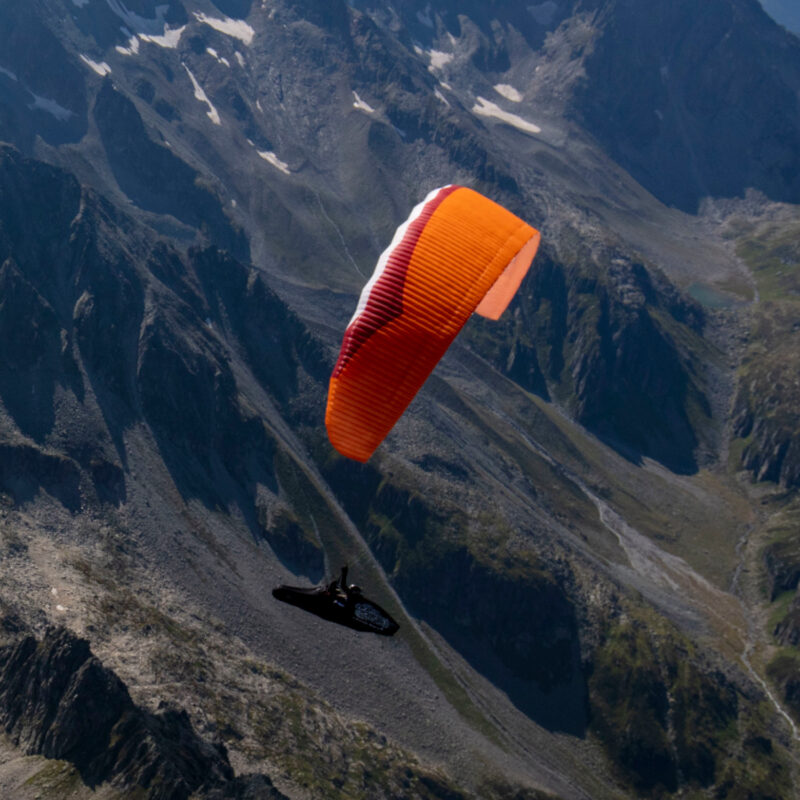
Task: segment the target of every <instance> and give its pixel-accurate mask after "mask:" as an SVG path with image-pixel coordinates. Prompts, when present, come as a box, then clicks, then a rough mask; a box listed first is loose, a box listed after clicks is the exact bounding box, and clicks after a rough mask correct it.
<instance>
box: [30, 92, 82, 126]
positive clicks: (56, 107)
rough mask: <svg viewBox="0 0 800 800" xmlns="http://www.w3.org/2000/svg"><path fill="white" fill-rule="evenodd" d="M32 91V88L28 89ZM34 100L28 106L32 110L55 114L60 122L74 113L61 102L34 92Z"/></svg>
mask: <svg viewBox="0 0 800 800" xmlns="http://www.w3.org/2000/svg"><path fill="white" fill-rule="evenodd" d="M28 91H30V89H29V90H28ZM31 94H32V95H33V102H32V103H31V104H30V105H29V106H28V108H29V109H30V110H31V111H46V112H47V113H48V114H51V115H52V116H54V117H55V118H56V119H57V120H58V121H59V122H66V121H67V120H68V119H69V118H70V117H71V116H72V115H73V114H72V111H70V110H69V109H68V108H64V106H62V105H61V104H60V103H57V102H56V101H55V100H51V99H50V98H49V97H40V96H39V95H38V94H33V92H31Z"/></svg>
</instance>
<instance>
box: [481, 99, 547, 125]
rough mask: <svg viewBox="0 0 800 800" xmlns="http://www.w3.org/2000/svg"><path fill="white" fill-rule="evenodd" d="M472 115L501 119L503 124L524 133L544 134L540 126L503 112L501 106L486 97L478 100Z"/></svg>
mask: <svg viewBox="0 0 800 800" xmlns="http://www.w3.org/2000/svg"><path fill="white" fill-rule="evenodd" d="M472 113H473V114H478V115H479V116H481V117H494V119H499V120H500V121H501V122H505V123H506V124H507V125H511V126H512V127H514V128H517V130H520V131H522V132H523V133H541V132H542V129H541V128H540V127H539V126H538V125H534V124H533V123H532V122H528V120H526V119H523V118H522V117H519V116H517V115H516V114H510V113H509V112H508V111H503V109H502V108H500V106H498V105H496V104H495V103H492V102H490V101H489V100H487V99H486V98H484V97H479V98H478V99H477V101H476V103H475V105H474V106H473V107H472Z"/></svg>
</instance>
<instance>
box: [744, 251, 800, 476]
mask: <svg viewBox="0 0 800 800" xmlns="http://www.w3.org/2000/svg"><path fill="white" fill-rule="evenodd" d="M790 263H791V262H790ZM795 288H796V287H794V286H793V287H791V288H790V291H793V290H794V289H795ZM796 319H797V317H796V309H795V307H794V304H793V303H791V302H787V303H782V302H769V303H764V304H762V305H761V306H760V307H759V309H758V310H757V312H756V316H755V320H754V323H753V329H752V333H751V340H752V342H753V344H752V345H751V348H750V350H749V351H748V353H747V355H746V357H745V362H744V365H743V367H742V369H741V374H740V377H739V385H738V389H737V394H736V399H735V402H734V409H733V431H734V435H735V436H738V437H739V438H741V439H742V440H743V445H744V446H743V448H742V454H741V460H740V463H741V466H742V467H743V468H744V469H746V470H748V471H749V472H750V473H751V474H752V475H753V477H754V478H755V480H758V481H772V482H774V483H777V484H779V485H781V486H783V487H786V488H795V487H797V486H800V441H798V438H797V435H796V432H797V430H798V428H800V410H799V407H798V392H797V387H796V380H797V371H798V368H799V367H800V357H799V356H798V353H800V329H798V327H797V323H796Z"/></svg>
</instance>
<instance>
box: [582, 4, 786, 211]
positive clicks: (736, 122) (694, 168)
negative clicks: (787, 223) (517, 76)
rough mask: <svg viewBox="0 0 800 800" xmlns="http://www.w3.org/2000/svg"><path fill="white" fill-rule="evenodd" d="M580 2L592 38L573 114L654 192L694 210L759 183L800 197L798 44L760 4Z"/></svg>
mask: <svg viewBox="0 0 800 800" xmlns="http://www.w3.org/2000/svg"><path fill="white" fill-rule="evenodd" d="M581 5H582V6H583V10H590V11H592V12H593V14H594V16H593V35H592V36H591V37H590V38H589V40H588V42H587V44H586V45H585V50H584V52H583V62H582V63H583V70H584V76H585V77H584V78H583V80H582V81H581V82H580V84H579V85H578V86H577V87H576V90H575V93H574V96H573V97H572V99H571V109H572V114H573V116H574V117H575V118H576V119H578V120H579V121H580V122H581V123H582V124H583V125H584V126H585V127H586V128H587V129H588V130H589V131H590V132H591V133H592V134H594V135H595V136H596V137H597V138H598V139H599V140H600V141H601V142H602V143H603V145H604V146H605V148H606V150H607V152H608V153H609V154H611V156H612V157H613V158H615V160H617V161H618V162H619V163H620V164H622V165H623V166H624V167H626V168H627V169H628V170H629V171H630V172H631V174H632V175H633V176H634V177H635V178H636V179H637V180H638V181H639V182H640V183H641V184H642V185H643V186H645V187H646V188H648V189H649V190H650V191H651V192H653V194H655V195H656V196H657V197H658V198H659V199H661V200H662V201H663V202H665V203H667V204H670V205H675V206H678V207H679V208H682V209H685V210H687V211H690V212H694V211H696V209H697V205H698V202H699V201H700V200H701V199H702V198H703V197H708V196H717V197H720V196H721V197H736V196H741V195H742V193H743V191H744V190H745V189H746V188H748V187H755V188H758V189H760V190H761V191H763V192H764V193H765V194H767V195H768V196H769V197H770V198H772V199H774V200H783V201H787V202H793V203H796V202H798V201H800V172H799V171H798V169H797V156H796V153H797V152H798V149H799V148H800V133H798V131H800V102H799V101H798V88H800V41H798V39H797V37H795V36H792V35H791V34H789V33H787V32H786V31H784V30H782V29H781V28H780V27H779V26H777V25H776V24H775V23H774V22H773V21H772V20H771V19H769V18H768V17H767V15H766V14H765V13H764V11H763V9H762V8H761V7H760V5H759V4H758V3H755V2H750V0H709V2H708V3H707V4H706V5H705V6H704V13H703V14H702V15H698V14H697V13H696V10H697V9H696V6H694V4H693V3H692V2H691V0H679V1H678V2H676V0H659V2H656V3H650V4H648V5H647V6H643V5H640V4H638V3H628V2H624V1H623V0H612V1H611V2H600V0H593V2H589V3H583V4H581ZM577 20H578V18H577V17H576V18H575V22H576V24H578V23H577ZM754 31H757V32H758V35H757V36H754V35H753V33H754ZM632 42H633V43H635V45H633V46H631V43H632ZM742 109H747V113H741V112H742Z"/></svg>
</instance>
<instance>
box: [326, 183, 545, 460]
mask: <svg viewBox="0 0 800 800" xmlns="http://www.w3.org/2000/svg"><path fill="white" fill-rule="evenodd" d="M538 245H539V232H538V231H536V230H535V229H534V228H532V227H531V226H530V225H528V224H527V223H525V222H523V221H522V220H521V219H519V217H516V216H515V215H514V214H512V213H511V212H510V211H508V210H507V209H505V208H503V207H502V206H499V205H498V204H497V203H495V202H493V201H492V200H489V199H488V198H486V197H484V196H483V195H481V194H479V193H478V192H475V191H473V190H472V189H467V188H465V187H463V186H445V187H442V188H441V189H436V190H434V191H433V192H431V193H430V194H429V195H428V196H427V197H426V198H425V200H424V201H423V202H422V203H420V204H419V205H418V206H416V208H414V210H413V211H412V212H411V216H410V217H409V218H408V219H407V220H406V221H405V222H404V223H403V224H402V225H401V226H400V227H399V228H398V229H397V231H396V233H395V235H394V238H393V239H392V243H391V245H390V246H389V247H388V248H387V249H386V250H385V251H384V252H383V254H382V255H381V257H380V259H379V260H378V264H377V266H376V267H375V272H374V273H373V275H372V277H371V278H370V280H369V281H368V282H367V284H366V285H365V286H364V289H363V290H362V292H361V297H360V299H359V302H358V307H357V308H356V312H355V314H354V315H353V318H352V319H351V320H350V324H349V325H348V326H347V330H346V331H345V334H344V340H343V342H342V349H341V352H340V354H339V360H338V361H337V362H336V366H335V368H334V370H333V375H332V376H331V381H330V387H329V390H328V408H327V411H326V414H325V425H326V427H327V429H328V437H329V438H330V440H331V444H333V446H334V447H335V448H336V449H337V450H338V451H339V452H340V453H341V454H342V455H344V456H347V457H348V458H352V459H355V460H356V461H366V460H367V459H368V458H369V457H370V456H371V455H372V453H373V452H374V451H375V448H376V447H377V446H378V445H379V444H380V443H381V442H382V441H383V439H384V437H385V436H386V435H387V434H388V433H389V431H390V430H391V429H392V427H393V426H394V424H395V422H397V420H398V419H399V418H400V416H401V415H402V413H403V411H405V409H406V407H407V406H408V404H409V403H410V402H411V400H412V399H413V398H414V395H415V394H416V393H417V391H418V390H419V388H420V387H421V386H422V384H423V383H424V382H425V379H426V378H427V377H428V375H430V373H431V371H432V370H433V368H434V367H435V366H436V364H437V362H438V361H439V359H440V358H441V357H442V356H443V355H444V353H445V351H446V350H447V348H448V347H449V346H450V343H451V342H452V341H453V339H455V337H456V335H457V334H458V332H459V331H460V330H461V328H462V327H463V326H464V324H465V323H466V321H467V319H468V318H469V316H470V314H472V313H473V312H477V313H479V314H481V315H483V316H485V317H488V318H490V319H498V318H499V317H500V315H501V314H502V313H503V311H504V310H505V308H506V306H508V304H509V303H510V302H511V299H512V297H513V296H514V294H515V293H516V291H517V289H518V288H519V285H520V283H521V281H522V279H523V278H524V277H525V273H526V272H527V271H528V267H529V266H530V264H531V261H532V260H533V257H534V255H535V254H536V249H537V247H538Z"/></svg>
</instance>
